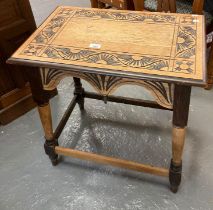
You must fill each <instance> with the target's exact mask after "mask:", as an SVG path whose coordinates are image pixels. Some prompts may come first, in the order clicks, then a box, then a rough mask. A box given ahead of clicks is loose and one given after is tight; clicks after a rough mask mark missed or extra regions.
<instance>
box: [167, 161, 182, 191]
mask: <svg viewBox="0 0 213 210" xmlns="http://www.w3.org/2000/svg"><path fill="white" fill-rule="evenodd" d="M181 172H182V163H181V164H179V165H176V164H175V163H174V162H173V160H171V165H170V170H169V182H170V189H171V191H172V192H173V193H176V192H177V191H178V187H179V185H180V182H181Z"/></svg>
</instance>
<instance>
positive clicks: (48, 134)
mask: <svg viewBox="0 0 213 210" xmlns="http://www.w3.org/2000/svg"><path fill="white" fill-rule="evenodd" d="M38 112H39V115H40V119H41V123H42V126H43V129H44V133H45V138H46V140H49V141H50V140H52V139H53V127H52V115H51V109H50V104H49V103H48V104H44V105H43V106H38Z"/></svg>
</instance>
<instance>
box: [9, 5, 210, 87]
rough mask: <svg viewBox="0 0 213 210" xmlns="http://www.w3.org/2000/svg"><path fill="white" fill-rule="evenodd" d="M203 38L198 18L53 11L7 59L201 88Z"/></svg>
mask: <svg viewBox="0 0 213 210" xmlns="http://www.w3.org/2000/svg"><path fill="white" fill-rule="evenodd" d="M88 20H89V21H88ZM109 29H110V30H109ZM51 30H52V32H51V33H49V31H51ZM145 32H146V33H145ZM159 34H161V36H159ZM204 36H205V34H204V18H203V16H198V15H189V14H187V15H182V14H162V13H147V12H145V13H144V12H129V11H119V10H104V9H101V10H100V9H82V8H72V7H59V8H58V9H56V11H55V12H54V13H53V14H52V15H51V16H50V17H49V18H48V19H47V21H45V23H44V24H43V25H42V26H41V27H40V28H39V29H38V30H37V31H36V32H35V33H34V34H33V36H31V38H30V39H29V40H28V41H27V42H26V43H25V44H24V45H23V46H22V47H21V48H20V49H19V50H18V51H17V52H16V53H15V54H14V55H13V56H12V58H11V60H10V61H11V62H12V61H13V60H16V63H18V62H19V61H20V63H22V64H23V63H25V64H27V65H29V64H30V61H32V63H34V64H36V65H38V66H45V65H47V66H48V64H49V63H52V64H53V65H54V63H55V64H56V63H57V64H59V65H58V67H60V66H61V67H65V66H66V65H67V66H68V67H69V66H70V68H72V69H75V66H77V67H81V68H82V69H84V68H91V69H92V70H93V71H95V72H97V73H103V69H108V70H109V71H111V72H114V73H119V74H121V75H125V74H126V73H129V72H131V73H132V74H134V75H135V76H137V77H138V78H141V76H142V75H144V74H146V75H151V74H152V75H157V76H158V77H159V79H161V77H163V76H164V77H165V76H166V77H168V78H170V79H171V81H173V80H174V79H175V78H180V79H182V80H184V79H193V80H195V81H197V83H203V84H204V83H205V82H206V81H205V79H206V78H205V74H206V68H205V62H206V58H205V53H203V52H204V51H205V41H204ZM124 43H125V44H124ZM70 68H69V69H70ZM78 69H79V68H78Z"/></svg>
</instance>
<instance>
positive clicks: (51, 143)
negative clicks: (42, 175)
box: [44, 140, 58, 166]
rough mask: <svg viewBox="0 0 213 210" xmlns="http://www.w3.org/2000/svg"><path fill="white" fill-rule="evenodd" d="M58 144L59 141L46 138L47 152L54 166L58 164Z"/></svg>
mask: <svg viewBox="0 0 213 210" xmlns="http://www.w3.org/2000/svg"><path fill="white" fill-rule="evenodd" d="M57 145H58V144H57V142H56V141H53V140H51V141H48V140H46V142H45V144H44V150H45V153H46V154H47V155H48V156H49V158H50V160H51V162H52V165H53V166H56V165H57V164H58V155H57V154H56V153H55V146H57Z"/></svg>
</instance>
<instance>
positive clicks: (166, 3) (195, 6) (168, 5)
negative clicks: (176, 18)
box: [133, 0, 213, 89]
mask: <svg viewBox="0 0 213 210" xmlns="http://www.w3.org/2000/svg"><path fill="white" fill-rule="evenodd" d="M133 1H134V6H135V10H136V11H143V10H144V9H147V8H145V6H144V5H145V1H146V0H133ZM147 1H150V2H153V3H152V4H154V3H155V0H147ZM182 1H184V0H182ZM186 1H188V0H186ZM191 2H192V8H191V9H192V10H191V12H192V13H193V14H203V7H204V0H192V1H191ZM176 3H177V0H157V11H158V12H173V13H175V12H176V11H177V5H176ZM186 10H187V11H188V10H189V8H188V6H187V9H186ZM180 12H181V13H183V12H184V8H182V9H180ZM188 12H190V11H188ZM209 19H210V18H209ZM207 69H208V71H207V72H208V84H207V86H206V89H211V88H212V86H213V42H212V47H211V50H210V54H209V58H208V62H207Z"/></svg>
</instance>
